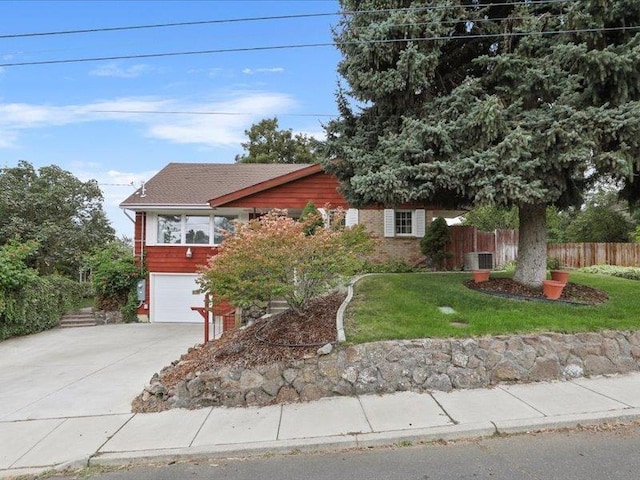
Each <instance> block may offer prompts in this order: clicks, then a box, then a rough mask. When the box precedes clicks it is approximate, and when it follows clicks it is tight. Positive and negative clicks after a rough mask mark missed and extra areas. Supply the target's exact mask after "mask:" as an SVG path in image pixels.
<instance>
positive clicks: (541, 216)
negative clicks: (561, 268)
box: [513, 204, 547, 288]
mask: <svg viewBox="0 0 640 480" xmlns="http://www.w3.org/2000/svg"><path fill="white" fill-rule="evenodd" d="M518 214H519V217H520V229H519V235H520V239H519V241H518V262H517V267H516V272H515V274H514V275H513V279H514V280H515V281H516V282H518V283H521V284H523V285H526V286H528V287H536V288H540V287H542V281H543V280H544V279H545V278H546V276H547V206H546V205H544V204H526V205H520V206H519V207H518Z"/></svg>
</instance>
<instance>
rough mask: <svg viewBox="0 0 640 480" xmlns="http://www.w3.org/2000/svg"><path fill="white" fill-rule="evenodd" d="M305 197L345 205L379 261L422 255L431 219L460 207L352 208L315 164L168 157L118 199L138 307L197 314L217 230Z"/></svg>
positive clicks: (294, 210)
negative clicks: (371, 239)
mask: <svg viewBox="0 0 640 480" xmlns="http://www.w3.org/2000/svg"><path fill="white" fill-rule="evenodd" d="M309 201H313V203H314V204H315V205H316V207H318V208H320V209H321V208H322V207H323V206H325V205H330V206H331V207H342V208H344V209H345V210H346V219H345V222H346V224H347V225H354V224H358V223H361V224H364V225H365V227H366V228H367V229H368V230H369V231H370V232H371V233H372V234H374V235H376V236H378V237H380V239H381V248H380V252H379V254H378V257H380V258H381V260H383V259H385V258H391V259H394V260H404V261H407V262H413V261H417V260H419V259H420V258H422V255H421V253H420V248H419V240H420V238H422V237H423V236H424V233H425V228H426V226H427V225H428V224H429V222H430V221H431V219H432V218H433V217H434V216H436V215H444V216H456V215H457V214H459V213H460V212H442V211H434V210H433V209H430V208H428V207H427V206H423V205H402V206H400V207H399V208H397V209H384V208H382V207H375V206H373V207H371V208H366V209H354V208H350V206H349V205H348V203H347V202H346V200H345V199H344V197H342V195H341V194H340V192H339V183H338V180H337V179H336V178H335V177H333V176H332V175H329V174H327V173H325V172H324V171H323V169H322V166H321V165H318V164H313V165H308V164H293V165H291V164H243V163H234V164H219V163H170V164H168V165H167V166H166V167H164V168H163V169H162V170H161V171H160V172H158V173H157V174H156V175H155V176H154V177H152V178H151V179H150V180H149V181H148V182H146V183H145V184H144V185H143V186H142V187H140V188H139V189H138V190H137V191H136V192H134V193H133V194H132V195H130V196H129V197H128V198H127V199H126V200H124V201H123V202H122V203H121V204H120V207H121V208H123V209H124V210H125V211H127V210H128V211H131V212H133V213H134V215H135V228H134V254H135V256H136V258H137V260H138V261H139V262H141V263H143V264H144V265H146V268H147V272H148V277H147V280H146V283H145V285H144V287H143V290H144V291H143V292H140V297H141V298H142V300H141V307H140V309H139V311H138V313H139V314H140V315H142V316H145V317H146V318H147V319H148V320H149V321H151V322H200V321H202V319H201V317H200V315H199V314H198V313H197V312H195V311H192V310H191V307H194V306H201V305H202V304H203V294H202V293H199V292H198V286H197V284H196V279H197V278H198V275H197V271H198V269H199V268H200V267H201V266H202V265H204V264H206V262H207V260H208V258H209V257H211V256H212V255H215V254H216V253H217V251H218V247H219V245H220V244H221V243H222V242H223V236H222V232H223V231H224V230H226V229H228V228H229V227H230V226H231V225H232V222H233V221H234V220H239V221H243V222H246V221H249V220H250V219H252V218H255V217H257V216H258V215H260V214H261V213H264V212H266V211H269V210H271V209H274V208H278V209H286V210H287V211H288V212H289V215H291V216H293V217H294V218H295V217H297V216H299V215H300V214H301V212H302V209H303V208H304V207H305V205H306V204H307V203H308V202H309ZM132 218H133V216H132Z"/></svg>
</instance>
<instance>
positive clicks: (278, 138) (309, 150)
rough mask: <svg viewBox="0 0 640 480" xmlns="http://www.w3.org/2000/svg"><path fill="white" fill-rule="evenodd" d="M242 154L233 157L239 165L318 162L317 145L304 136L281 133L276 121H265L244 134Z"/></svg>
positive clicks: (315, 141) (289, 132)
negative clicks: (244, 140)
mask: <svg viewBox="0 0 640 480" xmlns="http://www.w3.org/2000/svg"><path fill="white" fill-rule="evenodd" d="M244 133H245V135H246V136H247V137H248V138H249V140H248V141H247V142H244V143H242V147H243V148H244V150H245V153H243V154H242V155H236V162H238V163H317V162H318V161H319V155H318V153H317V147H318V145H319V142H318V141H317V140H315V139H314V138H313V137H309V136H307V135H305V134H302V133H298V134H296V135H294V134H293V131H292V130H291V129H288V130H280V129H279V128H278V119H277V118H267V119H264V120H261V121H260V122H258V123H256V124H254V125H252V126H251V128H250V129H249V130H245V131H244Z"/></svg>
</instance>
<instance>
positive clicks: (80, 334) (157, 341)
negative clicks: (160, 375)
mask: <svg viewBox="0 0 640 480" xmlns="http://www.w3.org/2000/svg"><path fill="white" fill-rule="evenodd" d="M199 342H202V326H201V325H197V324H124V325H104V326H97V327H85V328H73V329H55V330H49V331H47V332H42V333H39V334H36V335H30V336H27V337H20V338H14V339H10V340H7V341H5V342H0V397H1V398H2V401H0V422H11V421H16V420H33V419H44V418H49V419H52V418H62V417H84V416H91V415H110V414H119V413H130V412H131V401H132V400H133V398H134V397H135V396H136V395H138V394H139V393H140V392H141V391H142V388H143V387H144V385H145V384H146V383H148V381H149V379H150V378H151V376H152V375H153V374H154V373H155V372H158V371H159V370H160V369H161V368H162V367H164V366H165V365H168V364H169V363H170V362H171V361H173V360H176V359H178V358H179V357H180V355H182V354H183V353H185V352H186V351H187V350H188V349H189V347H192V346H194V345H195V344H196V343H199Z"/></svg>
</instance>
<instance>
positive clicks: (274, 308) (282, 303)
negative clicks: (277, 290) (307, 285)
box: [269, 298, 290, 314]
mask: <svg viewBox="0 0 640 480" xmlns="http://www.w3.org/2000/svg"><path fill="white" fill-rule="evenodd" d="M289 308H290V307H289V304H288V303H287V301H286V300H283V299H280V298H278V299H274V300H271V301H270V302H269V313H271V314H276V313H281V312H286V311H287V310H289Z"/></svg>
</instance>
